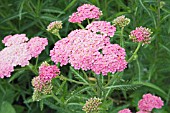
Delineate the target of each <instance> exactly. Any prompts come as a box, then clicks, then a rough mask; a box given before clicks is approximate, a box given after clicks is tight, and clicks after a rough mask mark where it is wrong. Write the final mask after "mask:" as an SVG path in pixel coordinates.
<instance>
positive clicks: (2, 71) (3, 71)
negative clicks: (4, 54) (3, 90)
mask: <svg viewBox="0 0 170 113" xmlns="http://www.w3.org/2000/svg"><path fill="white" fill-rule="evenodd" d="M0 65H1V66H0V78H4V77H10V76H11V72H13V71H14V67H13V66H12V65H10V64H9V63H4V62H2V61H0Z"/></svg>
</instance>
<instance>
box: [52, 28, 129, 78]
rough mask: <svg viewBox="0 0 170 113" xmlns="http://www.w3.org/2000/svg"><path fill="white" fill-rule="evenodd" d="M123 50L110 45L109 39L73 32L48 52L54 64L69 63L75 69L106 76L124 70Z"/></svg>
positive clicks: (117, 46) (87, 31)
mask: <svg viewBox="0 0 170 113" xmlns="http://www.w3.org/2000/svg"><path fill="white" fill-rule="evenodd" d="M125 55H126V53H125V49H124V48H121V47H120V46H119V45H118V44H111V43H110V39H109V37H106V36H104V35H100V34H96V33H93V32H91V31H89V30H74V31H72V32H71V33H70V34H69V35H68V37H67V38H64V39H62V40H60V41H58V42H56V44H55V46H54V48H53V50H51V51H50V56H51V59H52V60H53V61H54V62H55V63H59V62H60V63H61V66H62V65H66V64H67V63H70V64H71V65H72V66H73V67H74V68H75V69H80V68H81V69H83V70H90V69H91V70H92V71H94V72H95V73H96V74H100V73H102V74H103V75H107V73H108V72H111V73H115V72H116V71H123V70H124V69H125V68H126V65H127V62H126V60H125Z"/></svg>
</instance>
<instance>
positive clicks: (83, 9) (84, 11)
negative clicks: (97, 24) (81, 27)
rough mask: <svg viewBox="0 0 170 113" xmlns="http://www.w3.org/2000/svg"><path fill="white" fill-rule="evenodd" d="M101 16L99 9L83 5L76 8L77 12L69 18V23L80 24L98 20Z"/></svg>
mask: <svg viewBox="0 0 170 113" xmlns="http://www.w3.org/2000/svg"><path fill="white" fill-rule="evenodd" d="M101 15H102V12H101V11H100V9H99V8H98V7H96V6H94V5H91V4H84V5H82V6H80V7H78V8H77V12H75V13H73V14H72V15H71V16H70V17H69V22H72V23H81V22H82V21H84V20H86V19H99V17H100V16H101Z"/></svg>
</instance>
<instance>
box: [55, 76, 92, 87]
mask: <svg viewBox="0 0 170 113" xmlns="http://www.w3.org/2000/svg"><path fill="white" fill-rule="evenodd" d="M57 78H59V79H61V80H66V81H69V82H73V83H76V84H82V85H92V84H89V83H84V82H79V81H76V80H72V79H69V78H67V77H65V76H63V75H61V76H57Z"/></svg>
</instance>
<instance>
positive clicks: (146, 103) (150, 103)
mask: <svg viewBox="0 0 170 113" xmlns="http://www.w3.org/2000/svg"><path fill="white" fill-rule="evenodd" d="M163 105H164V103H163V101H162V100H161V98H160V97H158V96H154V95H152V94H145V95H143V98H142V99H141V100H140V101H139V102H138V108H139V110H140V111H138V112H136V113H151V111H152V109H153V108H157V109H160V108H162V106H163ZM128 110H129V109H124V110H121V111H119V112H118V113H131V112H127V111H128ZM129 111H130V110H129Z"/></svg>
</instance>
